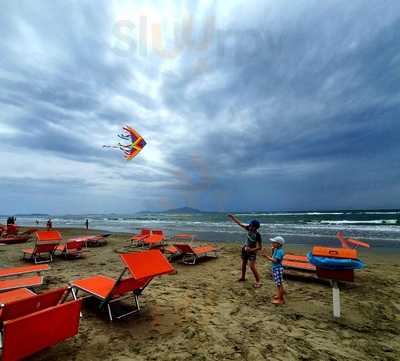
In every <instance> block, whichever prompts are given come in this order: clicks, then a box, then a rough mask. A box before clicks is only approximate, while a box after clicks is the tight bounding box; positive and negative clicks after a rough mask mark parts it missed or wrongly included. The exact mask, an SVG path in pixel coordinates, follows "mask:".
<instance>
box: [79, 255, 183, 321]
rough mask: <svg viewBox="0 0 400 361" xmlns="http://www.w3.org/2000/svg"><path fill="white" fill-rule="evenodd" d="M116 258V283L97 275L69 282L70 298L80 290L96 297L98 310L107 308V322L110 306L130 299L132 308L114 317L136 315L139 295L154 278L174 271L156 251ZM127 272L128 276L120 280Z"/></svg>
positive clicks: (110, 314) (138, 306) (110, 313)
mask: <svg viewBox="0 0 400 361" xmlns="http://www.w3.org/2000/svg"><path fill="white" fill-rule="evenodd" d="M120 257H121V260H122V262H123V263H124V265H125V267H124V269H123V271H122V272H121V274H120V276H119V277H118V278H117V279H116V280H114V279H112V278H109V277H106V276H101V275H98V276H92V277H88V278H84V279H78V280H75V281H73V282H71V287H72V294H73V296H74V298H75V299H77V297H78V291H80V290H81V291H83V292H85V293H88V294H89V295H91V296H93V297H95V298H97V299H98V300H99V301H100V302H101V303H100V308H104V307H107V311H108V317H109V319H110V321H112V320H113V318H114V316H113V312H112V308H111V305H112V303H114V302H118V301H120V300H122V299H125V298H128V297H131V296H133V297H134V308H133V309H132V310H129V311H128V312H125V313H122V314H120V315H117V316H115V317H116V318H122V317H125V316H128V315H130V314H132V313H135V312H138V311H139V310H140V305H139V295H140V294H141V293H142V292H143V290H144V289H145V288H146V287H147V285H148V284H149V283H150V282H151V280H152V279H153V278H154V277H157V276H161V275H163V274H167V273H173V272H175V270H174V268H173V267H172V265H171V264H170V263H169V262H168V260H167V259H166V258H165V257H164V256H163V255H162V254H161V252H160V251H159V250H148V251H144V252H131V253H126V254H121V255H120ZM127 271H128V272H129V273H130V276H128V277H126V278H124V275H125V273H126V272H127Z"/></svg>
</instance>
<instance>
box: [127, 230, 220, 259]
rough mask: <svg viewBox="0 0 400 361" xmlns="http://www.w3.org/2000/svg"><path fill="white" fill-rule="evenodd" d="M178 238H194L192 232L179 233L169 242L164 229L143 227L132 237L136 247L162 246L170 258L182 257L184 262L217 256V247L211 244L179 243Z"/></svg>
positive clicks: (133, 244)
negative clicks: (193, 244)
mask: <svg viewBox="0 0 400 361" xmlns="http://www.w3.org/2000/svg"><path fill="white" fill-rule="evenodd" d="M178 240H191V241H193V240H194V236H193V235H192V234H177V235H175V236H174V237H173V239H172V244H167V242H166V237H165V235H164V232H163V231H162V230H152V229H149V228H142V229H141V230H140V232H139V233H138V234H136V235H134V236H133V237H132V238H131V245H132V246H136V247H147V248H160V249H162V250H163V252H164V253H165V254H166V255H167V256H168V259H169V260H175V259H178V258H181V259H182V262H183V263H184V264H191V265H193V264H196V263H197V262H198V261H199V260H200V259H203V258H216V257H217V256H218V254H217V248H216V247H214V246H211V245H206V246H192V245H190V244H187V243H177V241H178Z"/></svg>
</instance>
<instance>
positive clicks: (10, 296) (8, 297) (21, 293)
mask: <svg viewBox="0 0 400 361" xmlns="http://www.w3.org/2000/svg"><path fill="white" fill-rule="evenodd" d="M35 295H36V293H35V292H33V291H31V290H30V289H28V288H18V289H16V290H11V291H7V292H2V293H0V309H1V308H2V307H3V305H5V304H6V303H10V302H12V301H18V300H22V299H24V298H29V297H32V296H35ZM0 318H1V311H0Z"/></svg>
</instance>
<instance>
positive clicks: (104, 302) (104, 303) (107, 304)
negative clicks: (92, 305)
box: [71, 268, 152, 321]
mask: <svg viewBox="0 0 400 361" xmlns="http://www.w3.org/2000/svg"><path fill="white" fill-rule="evenodd" d="M126 271H127V268H124V270H123V271H122V272H121V274H120V275H119V277H118V279H117V281H116V282H115V284H114V286H113V287H112V288H111V289H110V291H109V293H108V295H107V296H106V297H105V298H104V297H101V296H99V295H97V294H95V293H93V292H91V291H90V290H89V289H88V288H84V287H80V286H78V285H76V284H72V288H71V293H72V296H73V298H74V299H78V293H79V291H80V290H81V291H83V292H86V293H88V294H90V296H92V297H94V298H96V299H98V300H99V301H100V305H99V309H100V310H102V309H104V308H106V309H107V314H108V318H109V319H110V321H113V320H114V318H117V319H121V318H124V317H126V316H129V315H132V314H134V313H137V312H139V311H140V302H139V296H140V295H141V294H142V292H143V291H144V289H145V288H146V287H147V286H148V285H149V283H150V282H151V280H152V278H150V279H148V280H146V282H144V283H143V285H142V286H141V287H139V288H135V289H132V290H131V291H129V292H126V293H125V294H123V295H120V296H118V297H114V295H115V293H116V291H117V290H118V288H119V287H120V285H121V284H122V283H123V282H129V281H130V280H133V278H132V277H130V278H126V279H123V277H124V275H125V273H126ZM132 296H133V308H132V309H131V310H129V311H128V312H125V313H120V314H118V315H115V313H114V312H113V309H112V307H111V306H112V304H113V303H115V302H120V301H123V300H125V299H128V298H130V297H132Z"/></svg>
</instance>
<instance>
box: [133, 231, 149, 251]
mask: <svg viewBox="0 0 400 361" xmlns="http://www.w3.org/2000/svg"><path fill="white" fill-rule="evenodd" d="M150 235H151V229H148V228H142V229H141V230H140V232H139V233H138V234H136V235H134V236H133V237H132V238H131V245H132V246H138V247H140V246H142V245H143V244H142V241H143V240H144V239H145V238H147V237H148V236H150Z"/></svg>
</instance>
